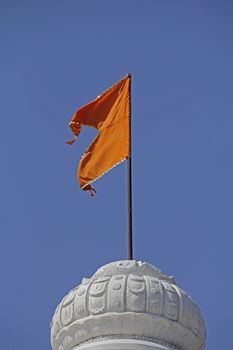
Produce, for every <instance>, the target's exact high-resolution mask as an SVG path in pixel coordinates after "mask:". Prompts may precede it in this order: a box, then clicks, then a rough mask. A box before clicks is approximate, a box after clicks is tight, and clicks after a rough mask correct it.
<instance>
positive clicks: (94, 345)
mask: <svg viewBox="0 0 233 350" xmlns="http://www.w3.org/2000/svg"><path fill="white" fill-rule="evenodd" d="M175 349H177V350H178V348H176V347H174V346H169V345H165V344H158V343H154V342H150V341H144V340H138V339H109V340H97V341H96V340H95V339H93V341H91V342H88V343H85V344H82V345H79V346H77V347H74V348H73V350H175Z"/></svg>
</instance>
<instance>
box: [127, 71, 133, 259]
mask: <svg viewBox="0 0 233 350" xmlns="http://www.w3.org/2000/svg"><path fill="white" fill-rule="evenodd" d="M128 76H129V77H130V86H129V90H130V91H129V95H130V104H129V106H130V107H129V108H130V117H129V118H130V122H129V123H130V124H129V150H130V155H129V158H128V162H127V163H128V259H129V260H133V232H132V231H133V225H132V158H131V156H132V142H131V113H132V112H131V74H128Z"/></svg>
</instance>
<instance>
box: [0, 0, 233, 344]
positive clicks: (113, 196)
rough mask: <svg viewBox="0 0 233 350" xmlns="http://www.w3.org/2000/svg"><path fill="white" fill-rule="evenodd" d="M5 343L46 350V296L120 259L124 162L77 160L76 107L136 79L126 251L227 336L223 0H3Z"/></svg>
mask: <svg viewBox="0 0 233 350" xmlns="http://www.w3.org/2000/svg"><path fill="white" fill-rule="evenodd" d="M0 42H1V55H0V69H1V78H0V96H1V129H0V133H1V137H0V141H1V172H0V179H1V182H0V183H1V196H0V200H1V210H0V225H1V226H0V230H1V244H0V266H1V289H0V294H1V295H0V300H1V327H0V334H1V348H2V349H4V350H18V349H28V350H29V349H34V350H42V349H43V350H49V349H50V341H49V332H50V328H49V323H50V320H51V317H52V315H53V312H54V309H55V307H56V305H57V304H58V302H60V300H61V298H62V297H63V296H64V294H66V293H67V291H68V290H69V289H71V288H72V287H74V286H75V285H77V284H79V283H80V281H81V277H83V276H86V277H88V276H90V275H92V273H93V272H94V271H95V270H96V269H97V268H98V267H99V266H101V265H103V264H105V263H107V262H109V261H113V260H119V259H124V258H126V257H127V196H126V191H127V187H126V164H122V165H120V166H119V167H117V168H115V169H114V170H113V171H111V172H109V173H108V174H107V175H106V176H105V177H103V178H102V179H100V180H99V181H98V182H96V184H95V185H96V186H95V187H96V189H97V190H98V194H97V196H96V197H95V198H94V199H93V198H90V197H89V195H88V194H87V193H85V192H82V191H81V190H80V189H79V187H78V184H77V182H76V168H77V164H78V161H79V159H80V158H81V155H82V154H83V152H84V151H85V149H86V148H87V146H88V145H89V144H90V142H91V140H92V138H93V137H94V135H95V131H94V130H92V129H88V128H85V129H84V130H83V133H82V135H81V136H80V138H79V140H78V142H77V143H76V144H75V145H74V146H72V147H68V146H67V145H65V141H66V140H67V139H68V140H69V139H70V138H71V137H72V134H71V132H70V130H69V127H68V122H69V120H70V118H71V117H72V115H73V113H74V111H75V110H76V109H77V108H78V107H80V106H82V105H83V104H85V103H87V102H89V101H91V100H92V99H93V98H95V97H96V96H97V95H99V94H100V93H101V92H102V91H104V90H105V89H106V88H108V87H109V86H111V85H112V84H113V83H115V82H116V81H117V80H119V79H120V78H121V77H122V76H124V75H125V74H126V73H128V72H131V73H132V76H133V82H132V84H133V86H132V88H133V94H132V103H133V105H132V112H133V116H132V118H133V129H132V134H133V202H134V203H133V215H134V251H135V258H136V259H138V260H144V261H148V262H150V263H152V264H154V265H156V266H157V267H159V268H160V269H161V270H162V271H163V272H164V273H166V274H169V275H174V276H175V277H176V280H177V283H178V285H179V286H180V287H182V288H183V289H185V290H186V291H187V292H188V293H189V294H190V295H191V296H192V297H193V299H194V300H195V301H197V302H198V304H199V305H200V307H201V310H202V312H203V316H204V318H205V321H206V325H207V336H208V339H207V347H206V349H207V350H219V349H225V348H229V349H230V348H232V347H233V335H232V315H233V303H232V295H231V292H232V288H233V282H232V265H233V264H232V263H233V258H232V246H233V235H232V233H233V162H232V155H233V138H232V129H233V99H232V91H233V2H232V1H231V0H228V1H224V0H218V1H215V0H212V1H203V0H201V1H200V0H193V1H187V0H183V1H181V0H176V1H175V0H158V1H157V0H145V1H142V0H141V1H137V0H135V1H130V0H129V1H123V0H121V1H113V0H112V1H111V0H106V1H105V0H98V1H97V0H96V1H95V0H92V1H90V0H85V1H84V0H76V1H75V0H69V1H61V0H54V1H52V0H46V1H45V0H41V1H29V0H28V1H24V0H22V1H16V0H2V1H0Z"/></svg>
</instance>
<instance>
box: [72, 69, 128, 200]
mask: <svg viewBox="0 0 233 350" xmlns="http://www.w3.org/2000/svg"><path fill="white" fill-rule="evenodd" d="M130 83H131V76H130V75H127V76H126V77H125V78H123V79H122V80H120V81H119V82H117V83H116V84H115V85H113V86H112V87H111V88H110V89H108V90H107V91H105V92H104V93H103V94H102V95H100V96H98V97H97V98H96V99H95V100H94V101H92V102H90V103H89V104H87V105H85V106H84V107H82V108H81V109H79V110H78V111H77V112H76V113H75V114H74V116H73V118H72V120H71V122H70V124H69V125H70V127H71V129H72V131H73V133H74V134H75V137H74V139H73V140H71V141H68V142H67V144H70V145H71V144H73V143H74V142H75V141H76V140H77V138H78V136H79V134H80V132H81V129H82V126H85V125H86V126H92V127H94V128H96V129H97V130H98V131H99V133H98V135H97V137H96V138H95V139H94V141H93V142H92V144H91V145H90V146H89V148H88V149H87V151H86V152H85V153H84V155H83V157H82V159H81V161H80V162H79V166H78V181H79V184H80V187H81V188H82V189H83V190H90V192H91V195H94V194H95V192H96V191H95V190H94V188H93V187H92V186H91V184H92V183H93V182H94V181H96V180H97V179H98V178H100V177H101V176H103V175H104V174H105V173H106V172H108V171H109V170H110V169H112V168H113V167H114V166H116V165H117V164H119V163H121V162H122V161H124V160H125V159H127V158H128V157H129V156H130Z"/></svg>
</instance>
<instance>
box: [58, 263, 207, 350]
mask: <svg viewBox="0 0 233 350" xmlns="http://www.w3.org/2000/svg"><path fill="white" fill-rule="evenodd" d="M110 339H137V340H142V341H147V342H153V343H156V344H165V345H168V346H169V348H174V347H175V348H178V349H180V350H203V349H204V346H205V325H204V321H203V318H202V316H201V312H200V310H199V308H198V306H197V305H196V304H195V303H194V302H193V301H192V299H191V298H190V297H189V296H188V295H187V294H186V293H185V292H184V291H183V290H181V289H180V288H178V287H177V286H176V284H175V280H174V279H173V278H172V277H166V276H164V275H163V274H162V273H161V272H160V270H158V269H157V268H155V267H154V266H152V265H150V264H148V263H143V262H140V261H139V262H136V261H134V260H123V261H118V262H113V263H110V264H107V265H105V266H103V267H101V268H100V269H99V270H98V271H97V272H96V273H95V274H94V275H93V277H91V278H90V279H83V281H82V283H81V284H80V285H79V286H78V287H76V288H74V289H72V290H71V291H70V292H69V293H68V295H67V296H66V297H65V298H64V299H63V300H62V302H61V303H60V305H58V307H57V309H56V311H55V314H54V317H53V320H52V324H51V343H52V348H53V350H71V349H72V348H76V347H77V346H80V345H84V344H88V343H90V342H98V341H104V340H110Z"/></svg>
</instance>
